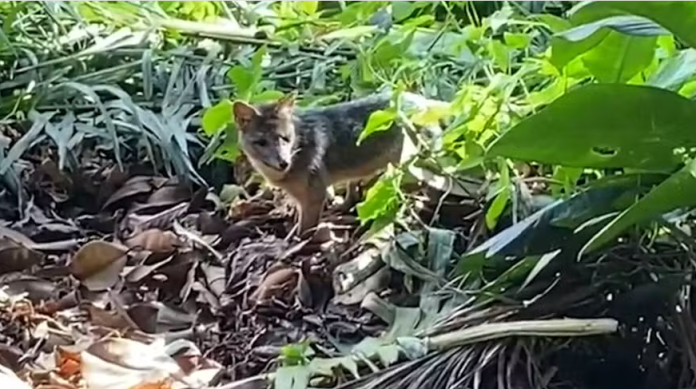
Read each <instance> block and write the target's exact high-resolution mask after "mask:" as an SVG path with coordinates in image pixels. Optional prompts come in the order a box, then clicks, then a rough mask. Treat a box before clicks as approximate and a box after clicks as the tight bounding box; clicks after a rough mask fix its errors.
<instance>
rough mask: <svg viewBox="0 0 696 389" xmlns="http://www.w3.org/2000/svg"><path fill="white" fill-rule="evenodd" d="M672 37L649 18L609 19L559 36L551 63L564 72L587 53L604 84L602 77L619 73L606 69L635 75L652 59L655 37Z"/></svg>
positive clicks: (558, 34)
mask: <svg viewBox="0 0 696 389" xmlns="http://www.w3.org/2000/svg"><path fill="white" fill-rule="evenodd" d="M668 34H669V31H667V30H665V29H663V28H662V27H660V26H659V25H657V24H655V23H654V22H652V21H650V20H648V19H646V18H641V17H637V16H615V17H608V18H605V19H601V20H597V21H594V22H590V23H586V24H581V25H578V26H576V27H573V28H569V29H567V30H565V31H562V32H559V33H556V34H555V35H554V37H553V39H552V43H551V47H552V49H551V54H552V55H551V63H552V64H553V65H554V66H556V67H557V68H559V69H560V68H562V67H564V66H565V65H566V64H567V63H569V62H570V61H572V60H573V59H575V58H576V57H578V56H580V55H583V54H585V53H587V54H585V55H586V56H590V57H591V58H590V60H589V62H590V64H591V65H590V66H592V68H593V69H600V70H599V73H600V75H601V76H600V77H598V78H599V79H600V80H601V81H606V78H605V77H602V76H603V75H605V74H606V73H610V74H611V73H617V72H616V71H613V72H611V71H610V70H603V69H606V68H609V69H612V68H616V69H626V70H625V71H621V73H623V74H628V73H632V74H633V75H635V74H637V72H638V71H640V70H642V69H644V68H645V67H646V66H647V65H648V64H649V63H650V60H651V59H652V54H653V50H654V46H655V40H654V39H651V37H655V36H658V35H668ZM598 59H604V60H603V61H599V60H598ZM586 65H587V64H586ZM633 69H638V71H634V70H633ZM629 78H630V77H629ZM609 81H610V82H611V81H614V80H613V79H612V80H609Z"/></svg>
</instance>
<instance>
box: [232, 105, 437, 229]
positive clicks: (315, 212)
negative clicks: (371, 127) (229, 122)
mask: <svg viewBox="0 0 696 389" xmlns="http://www.w3.org/2000/svg"><path fill="white" fill-rule="evenodd" d="M390 97H391V96H390V94H388V93H381V94H375V95H371V96H367V97H364V98H361V99H357V100H354V101H350V102H344V103H339V104H334V105H330V106H326V107H321V108H310V109H299V108H296V107H295V101H294V100H295V98H294V95H288V96H285V97H283V98H281V99H280V100H278V101H277V102H275V103H272V104H264V105H259V106H251V105H248V104H246V103H243V102H235V103H234V105H233V111H234V116H235V121H236V124H237V127H238V129H239V132H240V136H239V141H240V142H239V144H240V148H241V149H242V151H243V152H244V153H245V154H246V156H247V158H248V159H249V161H250V162H251V164H252V165H253V166H254V168H255V169H256V170H257V171H258V172H259V173H261V175H263V176H264V177H265V178H266V180H267V181H268V182H269V183H270V184H272V185H274V186H277V187H280V188H282V189H283V190H285V191H286V192H287V193H288V194H289V195H290V196H291V197H293V198H294V200H295V201H296V202H297V204H298V206H299V211H300V212H299V214H300V217H299V232H300V233H301V234H302V233H305V232H307V231H308V230H310V229H312V228H313V227H316V225H317V224H318V222H319V219H320V217H321V212H322V209H323V206H324V201H325V199H326V196H327V187H329V186H331V185H334V184H338V183H346V182H347V183H348V184H349V185H348V196H347V197H348V198H347V199H346V201H347V202H349V203H350V202H354V201H355V199H354V198H353V196H354V193H355V192H354V187H353V183H355V182H358V181H361V180H366V179H369V178H371V177H373V176H374V175H376V174H377V173H379V172H380V171H381V170H382V169H384V168H385V167H386V166H387V165H388V164H389V163H393V164H396V163H398V162H399V160H400V159H401V153H402V150H403V147H404V139H405V134H404V132H403V130H402V128H401V127H400V126H398V125H396V124H394V125H392V126H391V127H390V128H389V129H387V130H385V131H380V132H377V133H374V134H372V135H370V136H369V137H367V138H366V139H364V140H363V141H362V142H361V144H360V145H357V144H356V142H357V140H358V137H359V136H360V133H361V132H362V130H363V128H364V127H365V125H366V124H367V120H368V118H369V117H370V115H371V114H372V113H373V112H375V111H376V110H380V109H386V108H388V106H389V102H390ZM402 97H403V95H402ZM405 97H406V98H405V99H403V100H404V101H406V104H407V105H408V104H416V105H418V104H420V103H422V101H427V99H425V98H423V97H421V96H418V95H414V94H407V96H405ZM421 100H422V101H421ZM395 123H396V122H395Z"/></svg>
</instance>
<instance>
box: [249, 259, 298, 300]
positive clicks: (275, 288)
mask: <svg viewBox="0 0 696 389" xmlns="http://www.w3.org/2000/svg"><path fill="white" fill-rule="evenodd" d="M297 279H298V271H297V269H294V268H292V267H284V266H277V267H274V268H270V269H268V271H267V272H266V275H265V276H264V278H263V281H261V283H260V284H259V287H258V289H256V290H255V291H254V293H252V294H251V296H249V298H250V299H251V301H252V302H254V303H256V304H258V303H261V302H263V301H266V300H270V299H273V298H277V299H281V300H284V301H289V298H291V297H292V296H293V295H294V294H293V293H291V292H292V291H293V290H295V288H296V287H297Z"/></svg>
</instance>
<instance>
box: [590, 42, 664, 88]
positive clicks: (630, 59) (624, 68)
mask: <svg viewBox="0 0 696 389" xmlns="http://www.w3.org/2000/svg"><path fill="white" fill-rule="evenodd" d="M655 43H656V39H655V37H646V36H627V35H624V34H621V33H618V32H616V31H610V32H609V33H608V34H607V36H606V37H605V38H604V39H603V40H602V42H601V43H599V44H598V45H597V46H595V47H594V48H592V50H590V51H588V52H587V53H585V54H584V55H583V56H582V61H583V63H584V64H585V67H586V68H587V69H588V70H589V71H590V72H591V73H592V75H593V76H595V78H596V79H597V80H599V81H601V82H607V83H610V82H617V83H624V82H626V81H628V80H630V79H631V78H633V77H634V76H635V75H636V74H638V73H640V72H641V71H642V70H644V69H645V68H647V67H648V66H649V65H650V63H651V62H652V60H653V57H654V55H655Z"/></svg>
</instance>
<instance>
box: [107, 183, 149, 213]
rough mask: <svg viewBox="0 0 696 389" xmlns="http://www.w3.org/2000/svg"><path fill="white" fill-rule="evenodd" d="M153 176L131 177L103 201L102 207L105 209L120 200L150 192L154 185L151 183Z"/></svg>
mask: <svg viewBox="0 0 696 389" xmlns="http://www.w3.org/2000/svg"><path fill="white" fill-rule="evenodd" d="M155 178H156V177H147V176H135V177H132V178H131V179H129V180H128V181H126V183H125V184H123V186H122V187H120V188H119V189H118V190H117V191H116V192H114V194H112V195H111V197H109V198H108V199H107V200H106V202H104V205H103V206H102V209H107V208H109V207H110V206H112V205H114V204H116V203H118V202H119V201H121V200H125V199H127V198H130V197H134V196H138V195H143V194H145V193H150V192H152V190H153V189H154V186H155V184H153V180H154V179H155Z"/></svg>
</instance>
